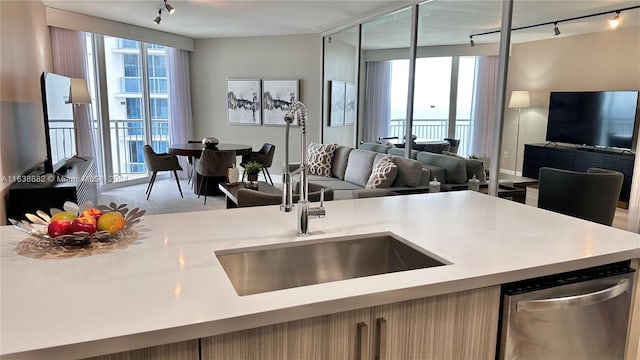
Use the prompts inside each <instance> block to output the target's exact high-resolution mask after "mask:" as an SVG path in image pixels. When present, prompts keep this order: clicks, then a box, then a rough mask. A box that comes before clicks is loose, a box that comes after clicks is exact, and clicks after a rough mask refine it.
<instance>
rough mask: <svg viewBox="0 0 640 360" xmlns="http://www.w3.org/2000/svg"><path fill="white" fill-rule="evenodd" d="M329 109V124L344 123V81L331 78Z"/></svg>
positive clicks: (339, 124)
mask: <svg viewBox="0 0 640 360" xmlns="http://www.w3.org/2000/svg"><path fill="white" fill-rule="evenodd" d="M329 89H330V91H331V94H330V95H329V98H330V99H331V109H330V111H329V126H342V125H344V95H345V93H344V92H345V83H344V81H340V80H331V84H330V88H329Z"/></svg>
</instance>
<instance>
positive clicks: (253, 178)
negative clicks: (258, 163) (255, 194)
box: [247, 174, 258, 181]
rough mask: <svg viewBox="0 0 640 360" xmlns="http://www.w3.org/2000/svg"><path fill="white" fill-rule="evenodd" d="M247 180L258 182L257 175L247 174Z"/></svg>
mask: <svg viewBox="0 0 640 360" xmlns="http://www.w3.org/2000/svg"><path fill="white" fill-rule="evenodd" d="M247 180H249V181H258V174H247Z"/></svg>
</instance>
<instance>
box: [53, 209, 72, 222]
mask: <svg viewBox="0 0 640 360" xmlns="http://www.w3.org/2000/svg"><path fill="white" fill-rule="evenodd" d="M75 218H76V214H74V213H72V212H69V211H61V212H59V213H57V214H55V215H53V216H52V217H51V221H54V220H73V219H75Z"/></svg>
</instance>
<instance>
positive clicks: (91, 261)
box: [0, 191, 640, 359]
mask: <svg viewBox="0 0 640 360" xmlns="http://www.w3.org/2000/svg"><path fill="white" fill-rule="evenodd" d="M325 207H326V210H327V216H326V217H325V218H322V219H317V220H312V221H311V223H310V228H311V235H310V236H308V237H305V238H300V237H296V235H295V233H296V215H295V214H296V213H295V212H293V213H283V212H280V211H279V209H278V207H277V206H266V207H255V208H242V209H233V210H218V211H202V212H189V213H177V214H166V215H152V216H144V217H143V221H142V223H140V224H138V225H136V226H135V227H134V230H136V231H137V233H138V235H137V236H138V238H137V239H136V240H135V241H133V242H132V243H130V244H128V246H126V247H124V248H120V249H113V250H112V251H109V252H107V253H102V254H96V255H93V256H84V257H75V258H68V259H33V258H28V257H24V256H21V255H19V254H18V253H17V252H16V247H17V246H18V245H19V244H20V242H21V241H23V240H24V239H25V235H24V234H22V233H20V232H18V231H16V230H15V229H13V228H11V227H8V226H5V227H2V228H0V238H1V239H2V242H1V253H0V255H1V258H0V261H1V276H2V277H1V281H2V283H1V310H2V311H1V320H0V336H1V337H0V351H1V353H0V354H1V355H2V359H5V358H6V359H14V358H15V359H42V358H47V359H55V358H61V359H68V358H81V357H90V356H96V355H102V354H110V353H116V352H121V351H128V350H133V349H141V348H147V347H153V346H158V345H162V344H170V343H177V342H185V341H186V343H184V344H187V345H185V346H188V345H193V346H198V342H197V341H195V342H194V341H192V342H188V340H191V339H202V338H207V337H211V336H215V335H220V334H227V333H231V332H234V331H239V330H245V329H253V328H257V327H261V326H266V325H272V324H278V323H284V322H289V321H297V320H301V319H309V318H313V317H319V316H324V315H329V314H336V313H340V312H348V311H354V310H358V309H365V308H369V307H375V306H379V305H383V304H394V303H399V302H403V301H408V300H413V299H423V298H429V297H434V296H441V295H445V294H452V293H460V292H464V291H468V290H473V289H483V288H489V289H491V288H496V286H499V285H500V284H504V283H508V282H513V281H518V280H523V279H528V278H533V277H538V276H543V275H550V274H556V273H561V272H565V271H571V270H577V269H582V268H587V267H591V266H596V265H602V264H608V263H614V262H618V261H624V260H630V259H631V260H633V259H638V258H640V235H638V234H634V233H631V232H627V231H622V230H619V229H614V228H611V227H607V226H603V225H599V224H596V223H591V222H586V221H583V220H579V219H575V218H571V217H567V216H563V215H559V214H555V213H552V212H548V211H544V210H540V209H536V208H533V207H530V206H525V205H522V204H518V203H514V202H511V201H507V200H503V199H499V198H495V197H490V196H487V195H483V194H480V193H475V192H470V191H461V192H448V193H437V194H420V195H407V196H391V197H383V198H371V199H359V200H342V201H331V202H327V203H325ZM389 233H391V234H394V235H395V236H396V237H398V238H401V239H404V240H406V241H407V242H408V243H410V244H412V245H413V246H415V247H416V248H418V249H421V250H422V251H425V252H427V253H429V254H431V255H433V256H435V257H437V258H439V259H441V260H443V262H444V263H445V264H446V265H443V266H437V267H431V268H426V269H417V270H411V271H403V272H395V273H389V274H382V275H376V276H368V277H361V278H354V279H349V280H343V281H334V282H327V283H321V284H317V285H310V286H301V287H294V288H288V289H284V290H278V291H271V292H265V293H259V294H253V295H246V296H238V295H237V294H236V291H235V290H234V288H233V286H232V284H231V282H230V281H229V279H228V278H227V275H226V273H225V271H224V269H223V268H222V266H221V264H220V262H219V261H218V259H217V257H216V254H215V252H216V251H218V252H219V251H225V250H230V249H236V248H245V247H255V246H264V245H269V244H284V243H292V242H304V241H317V240H319V239H325V238H327V239H328V238H350V237H354V236H360V235H362V234H389ZM636 264H637V263H636ZM636 281H637V280H636ZM636 289H637V286H636ZM636 291H637V290H636ZM636 293H637V292H636ZM636 298H637V296H636ZM636 303H637V299H636ZM637 312H638V311H637V310H636V314H635V315H634V321H636V323H637V317H638V315H637ZM496 336H497V334H496ZM631 336H632V337H633V339H635V340H632V342H634V345H632V348H633V349H634V350H635V349H636V346H637V337H638V332H637V331H635V332H632V333H631Z"/></svg>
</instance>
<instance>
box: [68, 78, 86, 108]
mask: <svg viewBox="0 0 640 360" xmlns="http://www.w3.org/2000/svg"><path fill="white" fill-rule="evenodd" d="M69 102H70V103H72V104H91V97H89V88H88V87H87V81H86V80H85V79H78V78H71V86H69Z"/></svg>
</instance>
